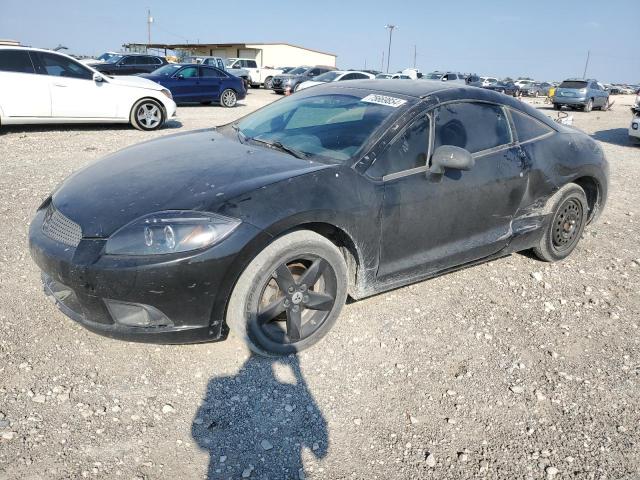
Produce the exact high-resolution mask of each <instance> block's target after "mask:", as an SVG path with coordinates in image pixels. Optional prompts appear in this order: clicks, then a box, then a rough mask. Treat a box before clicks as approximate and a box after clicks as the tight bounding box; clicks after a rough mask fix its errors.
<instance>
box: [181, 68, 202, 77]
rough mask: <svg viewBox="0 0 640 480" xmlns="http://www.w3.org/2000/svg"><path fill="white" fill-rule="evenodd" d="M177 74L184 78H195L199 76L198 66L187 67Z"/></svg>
mask: <svg viewBox="0 0 640 480" xmlns="http://www.w3.org/2000/svg"><path fill="white" fill-rule="evenodd" d="M177 76H182V77H183V78H193V77H197V76H198V67H185V68H183V69H182V70H180V71H179V72H178V75H177Z"/></svg>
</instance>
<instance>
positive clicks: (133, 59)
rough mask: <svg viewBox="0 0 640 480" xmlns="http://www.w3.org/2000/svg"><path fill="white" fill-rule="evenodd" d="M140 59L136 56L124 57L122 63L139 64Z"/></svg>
mask: <svg viewBox="0 0 640 480" xmlns="http://www.w3.org/2000/svg"><path fill="white" fill-rule="evenodd" d="M139 63H140V60H139V59H138V57H137V56H131V57H125V58H124V59H123V60H122V65H139Z"/></svg>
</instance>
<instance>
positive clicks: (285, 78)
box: [274, 73, 304, 80]
mask: <svg viewBox="0 0 640 480" xmlns="http://www.w3.org/2000/svg"><path fill="white" fill-rule="evenodd" d="M303 76H304V75H287V74H286V73H285V74H284V75H276V76H275V77H274V78H281V79H282V80H289V79H290V78H302V77H303Z"/></svg>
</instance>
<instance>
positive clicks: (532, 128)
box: [511, 110, 553, 142]
mask: <svg viewBox="0 0 640 480" xmlns="http://www.w3.org/2000/svg"><path fill="white" fill-rule="evenodd" d="M511 118H512V119H513V125H514V126H515V127H516V132H518V140H519V141H520V142H526V141H528V140H532V139H534V138H538V137H541V136H542V135H546V134H547V133H549V132H553V129H551V128H550V127H548V126H547V125H544V124H543V123H542V122H540V121H538V120H536V119H535V118H531V117H530V116H529V115H526V114H524V113H520V112H516V111H515V110H511Z"/></svg>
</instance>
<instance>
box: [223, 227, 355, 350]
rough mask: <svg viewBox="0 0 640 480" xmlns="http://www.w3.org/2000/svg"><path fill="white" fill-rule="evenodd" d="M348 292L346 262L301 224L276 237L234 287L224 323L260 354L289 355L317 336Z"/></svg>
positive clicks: (325, 329)
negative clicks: (299, 227) (297, 227)
mask: <svg viewBox="0 0 640 480" xmlns="http://www.w3.org/2000/svg"><path fill="white" fill-rule="evenodd" d="M346 298H347V266H346V263H345V260H344V257H343V256H342V254H341V253H340V250H338V248H337V247H336V246H335V245H334V244H333V243H331V242H330V241H329V240H327V239H326V238H325V237H323V236H321V235H318V234H317V233H315V232H311V231H308V230H301V231H297V232H293V233H289V234H287V235H284V236H282V237H280V238H278V239H276V240H275V241H274V242H273V243H271V244H270V245H269V246H267V247H266V248H265V249H264V250H263V251H262V252H260V253H259V254H258V255H257V256H256V257H255V258H254V259H253V261H252V262H251V263H250V264H249V265H248V266H247V268H246V269H245V271H244V272H243V273H242V275H241V276H240V278H239V280H238V283H237V284H236V286H235V287H234V289H233V293H232V294H231V298H230V300H229V306H228V308H227V316H226V320H227V325H228V326H229V328H230V329H231V332H233V333H234V334H235V335H237V336H238V337H240V338H241V339H242V340H244V341H245V343H246V344H247V345H248V346H249V348H250V349H251V350H252V351H254V352H256V353H258V354H261V355H267V356H270V355H288V354H291V353H296V352H299V351H301V350H304V349H306V348H308V347H310V346H311V345H313V344H315V343H316V342H318V341H319V340H320V339H322V338H323V337H324V336H325V335H326V334H327V333H328V332H329V330H330V329H331V327H332V326H333V325H334V324H335V322H336V320H337V319H338V316H339V315H340V311H341V310H342V307H343V306H344V303H345V301H346Z"/></svg>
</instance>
